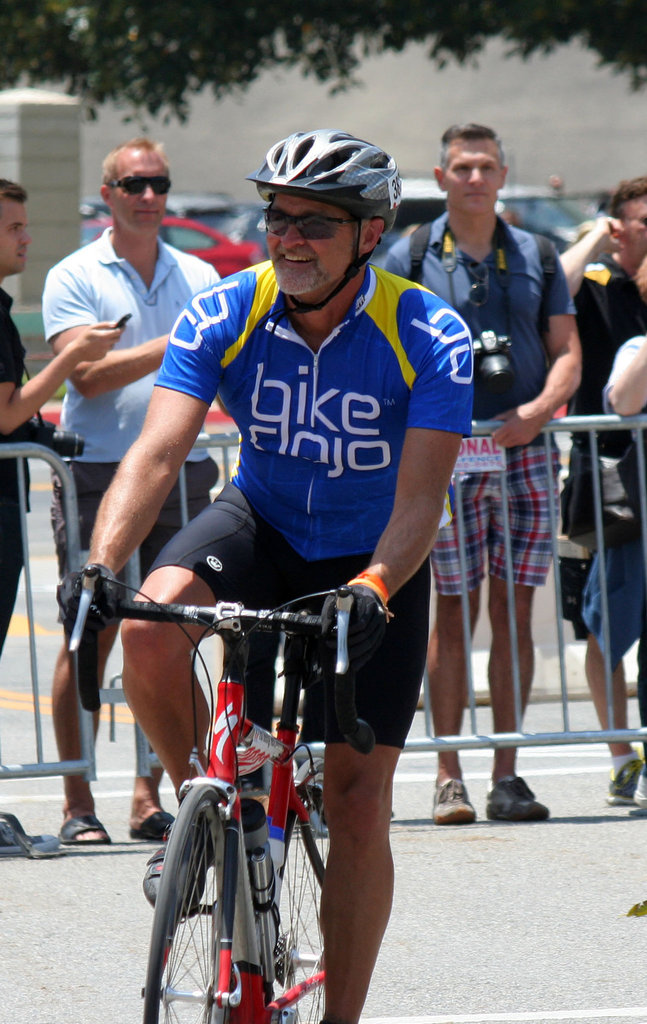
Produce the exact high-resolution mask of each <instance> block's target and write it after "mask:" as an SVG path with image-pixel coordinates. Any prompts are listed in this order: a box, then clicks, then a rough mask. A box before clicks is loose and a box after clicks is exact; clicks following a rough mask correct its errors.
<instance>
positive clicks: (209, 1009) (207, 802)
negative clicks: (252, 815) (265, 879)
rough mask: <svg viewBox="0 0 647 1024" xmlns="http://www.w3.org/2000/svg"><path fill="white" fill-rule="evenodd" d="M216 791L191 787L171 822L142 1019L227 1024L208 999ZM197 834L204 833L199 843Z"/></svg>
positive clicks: (215, 942) (216, 859) (215, 908)
mask: <svg viewBox="0 0 647 1024" xmlns="http://www.w3.org/2000/svg"><path fill="white" fill-rule="evenodd" d="M219 799H220V798H219V794H218V793H217V791H216V790H215V789H212V788H210V787H208V786H196V787H193V788H191V789H190V790H189V791H188V793H187V794H186V796H185V797H184V799H183V800H182V803H181V804H180V807H179V810H178V815H177V818H176V820H175V823H174V825H173V829H172V831H171V835H170V838H169V842H168V849H167V851H166V855H165V858H164V868H163V870H162V873H161V876H160V887H159V893H158V897H157V900H156V903H155V916H154V918H153V927H152V931H151V941H150V948H149V957H148V970H147V975H146V986H145V989H144V1016H143V1024H161V1022H163V1024H227V1021H228V1019H229V1010H228V1008H219V1007H216V1006H214V1005H213V1000H212V992H213V989H214V980H213V979H214V974H215V970H216V964H217V957H218V951H219V936H220V913H221V908H222V858H223V849H224V830H223V824H222V820H221V818H220V814H219V811H218V804H219ZM197 837H202V838H201V840H198V841H197V842H196V841H194V840H195V839H196V838H197Z"/></svg>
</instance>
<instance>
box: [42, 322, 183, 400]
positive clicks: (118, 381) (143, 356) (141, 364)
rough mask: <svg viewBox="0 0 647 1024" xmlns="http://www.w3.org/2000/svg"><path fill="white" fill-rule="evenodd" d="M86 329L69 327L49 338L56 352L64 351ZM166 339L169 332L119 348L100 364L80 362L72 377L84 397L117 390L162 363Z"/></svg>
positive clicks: (92, 396) (151, 371)
mask: <svg viewBox="0 0 647 1024" xmlns="http://www.w3.org/2000/svg"><path fill="white" fill-rule="evenodd" d="M84 330H86V328H85V327H82V326H79V327H70V329H69V330H67V331H61V333H60V334H57V335H55V336H54V337H53V338H50V339H49V340H50V343H51V345H52V348H53V350H54V353H55V354H58V353H59V352H62V351H63V349H64V348H65V347H66V346H67V345H69V343H70V342H71V341H73V340H74V339H75V338H76V337H77V335H78V334H79V333H80V332H81V331H84ZM167 342H168V334H163V335H160V337H159V338H152V339H151V340H150V341H144V342H142V344H141V345H136V346H135V348H120V349H117V350H116V351H114V352H111V353H110V354H109V356H107V357H106V358H105V359H102V360H101V366H100V367H99V366H98V365H95V364H94V363H90V362H86V363H80V364H79V365H78V366H77V367H76V369H75V371H74V373H72V374H71V376H70V380H71V381H72V383H73V384H74V387H75V388H76V389H77V391H78V392H79V393H80V394H81V395H83V397H84V398H96V397H97V395H103V394H106V392H108V391H116V390H118V389H119V388H123V387H125V386H126V384H132V382H133V381H135V380H140V379H141V378H142V377H145V376H146V375H147V374H149V373H153V371H154V370H158V369H159V368H160V366H161V365H162V359H163V358H164V352H165V350H166V345H167Z"/></svg>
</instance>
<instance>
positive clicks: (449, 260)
mask: <svg viewBox="0 0 647 1024" xmlns="http://www.w3.org/2000/svg"><path fill="white" fill-rule="evenodd" d="M492 248H493V250H494V268H495V272H496V276H497V280H498V282H499V284H500V286H501V289H502V291H503V304H504V308H505V320H506V334H507V335H508V337H509V338H510V337H512V315H511V311H510V294H509V291H508V287H509V284H510V272H509V270H508V260H507V258H506V254H505V236H504V233H503V227H502V225H501V222H500V221H499V220H498V219H497V222H496V227H495V229H494V235H493V237H492ZM441 262H442V266H443V270H444V271H445V273H446V274H447V281H448V283H449V294H450V302H451V304H452V306H453V307H454V308H456V293H455V291H454V279H453V277H452V275H453V273H454V271H455V270H456V267H457V264H458V259H457V256H456V240H455V238H454V235H453V233H452V230H451V228H450V227H449V225H447V227H446V228H445V230H444V232H443V238H442V245H441ZM467 270H468V273H469V266H468V267H467ZM486 270H487V272H488V273H489V268H488V267H487V265H486ZM477 308H478V307H477ZM476 319H477V320H479V319H480V318H479V317H478V315H477V316H476ZM481 326H482V325H481V324H479V327H481Z"/></svg>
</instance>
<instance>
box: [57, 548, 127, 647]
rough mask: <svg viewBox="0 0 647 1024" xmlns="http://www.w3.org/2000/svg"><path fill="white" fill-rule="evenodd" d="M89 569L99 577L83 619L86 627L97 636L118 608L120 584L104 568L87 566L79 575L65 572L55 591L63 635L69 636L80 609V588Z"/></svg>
mask: <svg viewBox="0 0 647 1024" xmlns="http://www.w3.org/2000/svg"><path fill="white" fill-rule="evenodd" d="M88 569H93V570H95V573H96V574H97V575H98V578H97V581H96V583H95V587H94V595H93V597H92V604H91V605H90V611H89V612H88V617H87V619H86V623H85V628H86V629H88V630H91V631H92V632H95V633H98V632H99V631H100V630H102V629H105V628H106V626H107V625H108V623H109V622H110V621H111V620H112V619H114V617H115V611H116V608H117V598H118V591H119V590H120V589H121V584H120V583H119V581H118V580H117V578H116V576H115V575H114V573H113V572H111V570H110V569H107V568H106V566H105V565H98V564H96V563H94V564H92V565H86V566H84V568H83V569H82V570H81V571H80V572H68V574H67V575H66V576H64V577H63V579H62V581H61V582H60V583H59V585H58V587H57V589H56V599H57V601H58V605H59V608H60V616H59V618H60V621H61V622H62V623H63V626H64V628H65V632H66V633H67V634H68V636H70V635H71V634H72V631H73V629H74V624H75V622H76V616H77V613H78V610H79V599H80V597H81V591H82V589H83V577H84V574H85V573H87V570H88Z"/></svg>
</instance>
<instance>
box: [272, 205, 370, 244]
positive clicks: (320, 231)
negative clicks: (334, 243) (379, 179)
mask: <svg viewBox="0 0 647 1024" xmlns="http://www.w3.org/2000/svg"><path fill="white" fill-rule="evenodd" d="M264 214H265V228H266V230H267V231H269V232H270V234H272V235H278V236H279V238H281V236H282V235H284V234H285V233H286V231H287V230H288V228H289V226H290V224H294V226H295V228H296V229H297V231H298V232H299V234H300V235H301V237H302V238H306V239H308V240H312V241H313V242H314V241H316V240H317V239H323V238H332V237H333V236H334V235H335V232H336V231H337V225H338V224H354V223H357V218H356V217H325V216H324V215H323V214H321V213H307V214H304V216H302V217H293V216H292V215H291V214H289V213H283V211H282V210H265V211H264Z"/></svg>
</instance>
